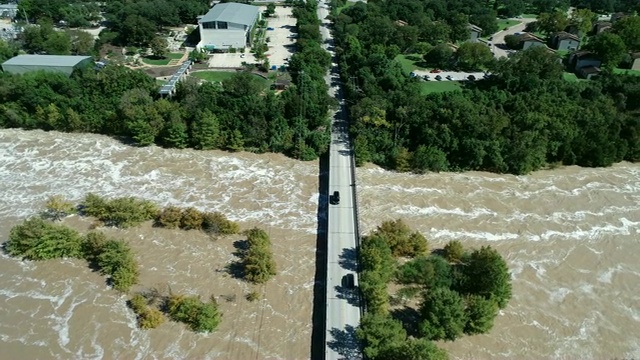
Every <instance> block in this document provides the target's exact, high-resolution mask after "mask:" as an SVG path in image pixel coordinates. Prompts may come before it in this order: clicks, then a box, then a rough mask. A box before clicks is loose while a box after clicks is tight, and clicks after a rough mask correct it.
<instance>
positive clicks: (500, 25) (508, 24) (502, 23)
mask: <svg viewBox="0 0 640 360" xmlns="http://www.w3.org/2000/svg"><path fill="white" fill-rule="evenodd" d="M518 24H520V21H516V20H509V19H500V20H498V30H502V29H504V28H506V27H512V26H515V25H518Z"/></svg>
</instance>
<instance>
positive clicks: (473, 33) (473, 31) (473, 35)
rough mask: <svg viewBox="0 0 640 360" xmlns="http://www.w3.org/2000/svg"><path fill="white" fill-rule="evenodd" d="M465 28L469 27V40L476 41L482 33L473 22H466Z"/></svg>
mask: <svg viewBox="0 0 640 360" xmlns="http://www.w3.org/2000/svg"><path fill="white" fill-rule="evenodd" d="M467 28H468V29H469V41H471V42H477V41H478V39H479V38H480V35H481V34H482V29H481V28H479V27H477V26H475V25H473V24H467Z"/></svg>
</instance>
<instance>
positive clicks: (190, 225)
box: [180, 207, 203, 230]
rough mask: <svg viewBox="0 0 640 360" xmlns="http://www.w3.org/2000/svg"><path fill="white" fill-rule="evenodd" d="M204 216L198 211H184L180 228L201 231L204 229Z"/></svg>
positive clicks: (191, 209)
mask: <svg viewBox="0 0 640 360" xmlns="http://www.w3.org/2000/svg"><path fill="white" fill-rule="evenodd" d="M202 221H203V214H202V212H200V211H199V210H198V209H196V208H193V207H189V208H186V209H184V210H182V218H181V219H180V228H182V229H183V230H192V229H195V230H200V229H201V228H202Z"/></svg>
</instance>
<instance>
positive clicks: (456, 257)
mask: <svg viewBox="0 0 640 360" xmlns="http://www.w3.org/2000/svg"><path fill="white" fill-rule="evenodd" d="M443 256H444V258H445V259H447V261H449V262H451V263H458V262H460V261H462V258H463V257H464V247H463V246H462V243H461V242H460V241H458V240H452V241H449V243H448V244H447V245H445V247H444V254H443Z"/></svg>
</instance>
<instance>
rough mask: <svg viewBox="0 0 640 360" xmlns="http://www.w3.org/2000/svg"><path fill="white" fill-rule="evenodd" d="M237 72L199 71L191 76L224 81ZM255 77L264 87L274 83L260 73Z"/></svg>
mask: <svg viewBox="0 0 640 360" xmlns="http://www.w3.org/2000/svg"><path fill="white" fill-rule="evenodd" d="M235 74H237V73H236V72H234V71H197V72H193V73H191V76H193V77H195V78H198V79H202V80H207V81H211V82H222V81H223V80H226V79H228V78H230V77H232V76H233V75H235ZM255 77H256V79H258V80H259V81H260V83H262V85H263V86H264V87H267V86H268V85H269V84H271V83H272V81H269V80H267V79H265V78H263V77H260V76H258V75H255Z"/></svg>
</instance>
